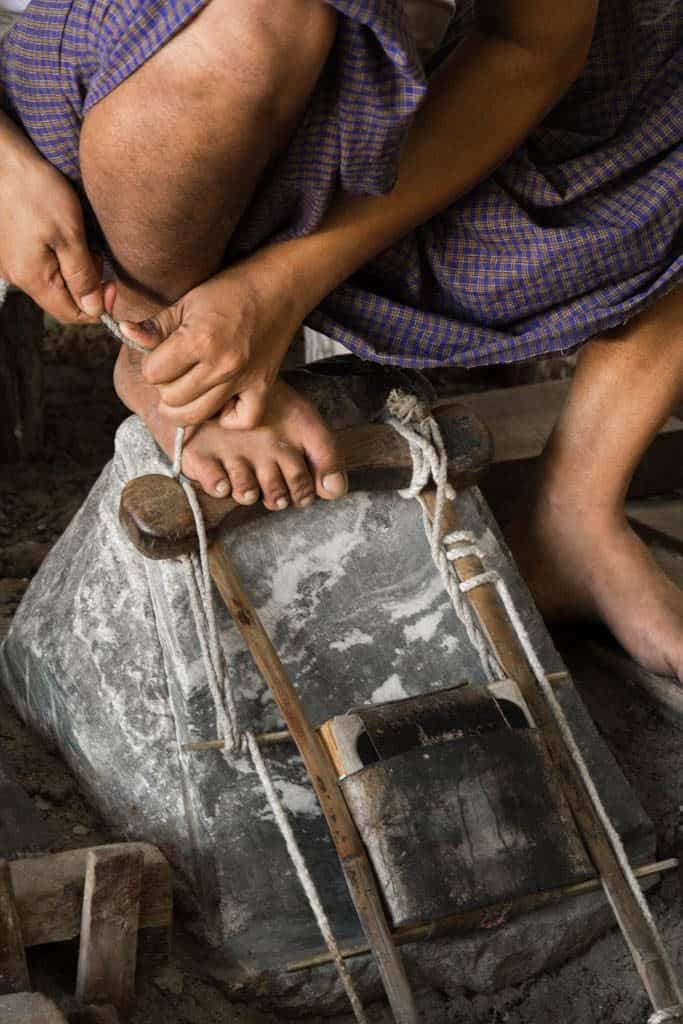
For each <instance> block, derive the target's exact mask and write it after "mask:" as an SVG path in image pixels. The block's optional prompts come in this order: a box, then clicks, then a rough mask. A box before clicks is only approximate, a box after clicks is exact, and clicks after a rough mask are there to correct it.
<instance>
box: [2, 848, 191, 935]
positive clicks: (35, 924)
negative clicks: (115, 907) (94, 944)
mask: <svg viewBox="0 0 683 1024" xmlns="http://www.w3.org/2000/svg"><path fill="white" fill-rule="evenodd" d="M118 848H120V849H126V850H130V851H132V852H134V851H135V850H140V851H141V852H142V856H143V869H142V896H141V900H140V929H141V930H142V932H143V934H142V936H141V941H142V940H143V939H144V938H145V936H146V935H147V934H148V933H149V934H152V935H154V936H155V938H156V937H158V935H159V933H161V934H162V935H169V934H170V931H171V923H172V916H173V893H172V888H171V869H170V867H169V864H168V861H167V860H166V858H165V857H164V856H163V854H162V853H161V852H160V851H159V850H158V849H157V848H156V847H155V846H152V845H151V844H149V843H122V844H115V845H113V846H109V847H107V849H110V850H115V849H118ZM91 849H93V847H86V848H85V849H81V850H67V851H66V852H65V853H54V854H48V855H47V856H44V857H31V858H26V859H22V860H15V861H12V863H11V864H10V871H11V874H12V884H13V885H14V894H15V900H16V905H17V911H18V913H19V921H20V923H21V930H22V934H23V936H24V943H25V945H26V946H38V945H42V944H43V943H47V942H63V941H65V940H67V939H73V938H75V937H76V936H77V935H79V934H80V930H81V909H82V904H83V892H84V888H85V872H86V864H87V858H88V853H89V852H90V850H91Z"/></svg>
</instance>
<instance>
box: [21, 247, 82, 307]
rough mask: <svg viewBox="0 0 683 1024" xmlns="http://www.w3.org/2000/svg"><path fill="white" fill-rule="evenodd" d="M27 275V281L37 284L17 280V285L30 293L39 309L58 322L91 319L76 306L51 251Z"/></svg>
mask: <svg viewBox="0 0 683 1024" xmlns="http://www.w3.org/2000/svg"><path fill="white" fill-rule="evenodd" d="M27 277H28V280H29V282H37V284H35V285H33V284H32V283H29V284H28V286H27V284H26V283H24V282H22V281H18V282H17V284H18V285H19V287H20V288H22V289H23V290H24V291H25V292H26V293H27V294H28V295H30V296H31V298H32V299H33V300H34V301H35V302H37V303H38V305H39V306H40V307H41V309H44V310H45V312H46V313H49V314H50V316H53V317H54V318H55V319H56V320H59V321H60V323H66V324H74V323H86V322H88V321H89V320H90V319H91V318H90V317H88V316H86V314H85V313H83V312H82V311H81V310H80V309H79V308H78V306H77V305H76V303H75V302H74V300H73V298H72V297H71V294H70V292H69V291H68V289H67V287H66V285H65V284H64V280H63V278H62V274H61V271H60V269H59V263H58V262H57V257H56V255H55V254H54V253H53V252H52V251H50V252H49V255H46V257H45V259H44V261H43V262H42V263H41V265H40V267H37V268H36V270H35V273H33V274H31V273H29V274H28V275H27ZM41 282H42V283H41Z"/></svg>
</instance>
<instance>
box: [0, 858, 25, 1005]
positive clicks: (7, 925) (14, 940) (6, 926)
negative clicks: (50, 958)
mask: <svg viewBox="0 0 683 1024" xmlns="http://www.w3.org/2000/svg"><path fill="white" fill-rule="evenodd" d="M30 987H31V981H30V979H29V974H28V965H27V963H26V953H25V951H24V940H23V939H22V936H21V924H20V923H19V915H18V914H17V907H16V903H15V900H14V889H13V887H12V876H11V874H10V870H9V864H8V863H7V861H5V860H3V861H0V993H1V994H3V995H4V994H6V993H8V992H26V991H27V990H28V989H30ZM0 1019H1V1018H0Z"/></svg>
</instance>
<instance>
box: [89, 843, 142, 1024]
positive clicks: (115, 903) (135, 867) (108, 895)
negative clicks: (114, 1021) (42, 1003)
mask: <svg viewBox="0 0 683 1024" xmlns="http://www.w3.org/2000/svg"><path fill="white" fill-rule="evenodd" d="M142 862H143V857H142V851H141V850H129V849H126V848H125V847H120V846H119V847H115V848H112V849H107V848H106V847H100V848H99V849H94V850H91V851H90V852H89V854H88V863H87V868H86V874H85V891H84V893H83V917H82V923H81V941H80V946H79V953H78V976H77V980H76V998H77V999H78V1000H79V1001H80V1002H81V1003H86V1004H87V1003H111V1004H112V1005H113V1006H114V1007H116V1009H117V1010H118V1011H119V1012H120V1013H121V1014H122V1015H124V1016H127V1015H128V1014H129V1012H130V1010H131V1007H132V1004H133V999H134V997H135V967H136V963H137V951H138V924H139V920H140V891H141V884H142Z"/></svg>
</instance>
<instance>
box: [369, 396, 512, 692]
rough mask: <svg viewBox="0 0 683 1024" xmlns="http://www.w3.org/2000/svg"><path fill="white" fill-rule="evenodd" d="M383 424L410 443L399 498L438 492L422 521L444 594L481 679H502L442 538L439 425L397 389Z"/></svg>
mask: <svg viewBox="0 0 683 1024" xmlns="http://www.w3.org/2000/svg"><path fill="white" fill-rule="evenodd" d="M387 411H388V413H389V415H388V417H387V422H388V423H389V424H390V425H391V426H392V427H393V428H394V430H396V431H397V432H398V433H399V434H400V435H401V437H402V438H404V440H406V441H407V442H408V446H409V448H410V454H411V456H412V459H413V477H412V480H411V482H410V485H409V486H408V487H407V488H405V490H403V491H400V492H399V493H400V494H401V497H403V498H417V499H418V500H420V501H421V497H420V496H421V494H422V491H423V490H424V488H425V487H426V486H427V484H428V483H429V482H430V481H431V480H433V481H434V484H435V487H436V501H435V512H434V519H433V520H432V521H430V519H429V517H428V515H427V512H426V509H425V508H424V504H423V511H422V514H423V520H424V527H425V533H426V534H427V540H428V541H429V550H430V553H431V556H432V559H433V561H434V564H435V566H436V568H437V569H438V571H439V575H440V577H441V581H442V583H443V586H444V589H445V591H446V593H447V594H448V596H449V597H450V599H451V602H452V604H453V609H454V611H455V614H456V616H457V617H458V619H459V620H460V622H461V623H462V625H463V627H464V629H465V632H466V634H467V638H468V639H469V641H470V643H471V644H472V646H473V647H474V649H475V651H476V652H477V654H478V656H479V661H480V662H481V666H482V669H483V671H484V675H485V677H486V679H487V680H488V681H489V682H493V681H494V680H496V679H502V678H503V676H504V672H503V670H502V668H501V665H500V662H499V661H498V658H497V657H496V654H495V652H494V651H493V649H492V648H491V645H490V644H489V643H488V641H487V639H486V637H485V636H484V632H483V630H482V628H481V625H480V624H479V621H478V619H477V618H476V616H475V615H474V612H473V610H472V606H471V604H470V602H469V601H468V600H467V598H465V597H464V596H463V594H462V592H461V590H460V587H459V580H458V577H457V576H456V575H455V573H454V572H453V569H452V567H451V565H450V564H449V561H448V558H447V556H446V551H445V549H444V545H443V538H442V536H441V528H442V527H441V524H442V521H443V510H444V506H445V503H446V502H447V501H452V500H453V498H454V497H455V491H454V490H453V488H452V487H451V485H450V484H449V482H448V453H447V451H446V447H445V445H444V442H443V437H442V436H441V431H440V430H439V425H438V423H437V422H436V420H435V419H434V417H433V416H432V415H431V414H430V412H429V409H428V408H426V407H425V406H424V405H423V403H422V402H420V400H419V399H418V398H417V397H415V396H414V395H409V394H407V393H406V392H404V391H399V390H397V389H395V390H394V391H392V392H390V394H389V397H388V399H387Z"/></svg>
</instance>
